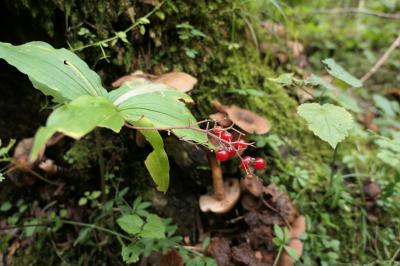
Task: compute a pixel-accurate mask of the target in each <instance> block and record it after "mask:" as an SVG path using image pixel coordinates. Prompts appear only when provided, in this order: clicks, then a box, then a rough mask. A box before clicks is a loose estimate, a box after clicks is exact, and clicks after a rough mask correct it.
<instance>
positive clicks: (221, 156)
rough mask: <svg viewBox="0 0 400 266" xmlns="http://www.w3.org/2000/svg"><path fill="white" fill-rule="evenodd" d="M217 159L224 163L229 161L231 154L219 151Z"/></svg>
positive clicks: (216, 154)
mask: <svg viewBox="0 0 400 266" xmlns="http://www.w3.org/2000/svg"><path fill="white" fill-rule="evenodd" d="M215 157H216V158H217V160H218V161H221V162H223V161H226V160H228V159H229V153H228V151H226V150H219V151H217V152H216V153H215Z"/></svg>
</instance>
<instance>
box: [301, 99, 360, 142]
mask: <svg viewBox="0 0 400 266" xmlns="http://www.w3.org/2000/svg"><path fill="white" fill-rule="evenodd" d="M297 112H298V114H299V115H300V116H301V117H303V118H304V119H305V120H307V122H308V128H309V129H310V130H311V131H312V132H313V133H314V134H315V135H316V136H318V137H319V138H320V139H322V140H324V141H326V142H328V143H329V144H330V145H331V146H332V148H336V145H337V144H338V143H339V142H341V141H342V140H343V139H344V138H345V137H346V136H347V134H348V132H349V130H350V129H351V128H353V126H354V122H353V117H352V116H351V114H350V113H349V112H348V111H347V110H346V109H344V108H342V107H339V106H336V105H333V104H329V103H327V104H324V105H320V104H318V103H305V104H302V105H300V106H299V107H298V108H297Z"/></svg>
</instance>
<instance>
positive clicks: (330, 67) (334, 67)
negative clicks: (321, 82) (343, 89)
mask: <svg viewBox="0 0 400 266" xmlns="http://www.w3.org/2000/svg"><path fill="white" fill-rule="evenodd" d="M322 63H324V64H325V65H326V68H327V69H326V70H327V71H328V72H329V74H331V75H332V76H334V77H335V78H337V79H340V80H342V81H344V82H346V83H347V84H349V85H350V86H352V87H354V88H359V87H361V86H362V81H361V80H359V79H358V78H355V77H354V76H353V75H351V74H350V73H349V72H347V71H346V70H344V69H343V67H341V66H340V65H338V64H337V63H336V62H335V60H333V59H332V58H327V59H325V60H322Z"/></svg>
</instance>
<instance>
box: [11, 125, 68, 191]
mask: <svg viewBox="0 0 400 266" xmlns="http://www.w3.org/2000/svg"><path fill="white" fill-rule="evenodd" d="M63 137H64V135H63V134H61V133H56V134H54V135H53V136H52V137H51V138H50V139H49V140H48V141H47V143H46V147H49V146H53V145H55V144H56V143H58V142H59V141H60V140H61V139H62V138H63ZM33 141H34V138H25V139H22V140H20V141H19V142H18V144H17V145H16V147H15V150H14V154H13V163H14V165H15V167H14V168H13V169H12V170H11V171H10V172H9V173H8V177H9V178H10V180H11V181H12V182H13V183H14V184H16V185H17V186H30V185H32V184H33V183H34V182H35V181H36V177H35V176H34V175H33V174H32V172H33V170H35V169H37V168H39V169H42V170H43V171H44V172H46V173H49V174H53V173H54V172H55V171H56V170H55V171H54V169H56V167H57V166H56V165H55V164H54V162H53V161H51V160H49V161H48V160H47V158H46V157H45V155H44V152H45V148H43V149H42V150H41V151H40V153H39V156H38V158H36V160H34V161H30V160H29V154H30V152H31V149H32V146H33ZM51 163H53V164H52V165H51Z"/></svg>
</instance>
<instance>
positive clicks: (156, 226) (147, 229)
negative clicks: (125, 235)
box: [139, 214, 165, 239]
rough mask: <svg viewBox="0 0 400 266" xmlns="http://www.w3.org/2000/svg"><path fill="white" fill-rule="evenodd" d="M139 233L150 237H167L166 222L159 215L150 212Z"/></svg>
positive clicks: (144, 236)
mask: <svg viewBox="0 0 400 266" xmlns="http://www.w3.org/2000/svg"><path fill="white" fill-rule="evenodd" d="M139 235H140V236H141V237H143V238H150V239H160V238H165V224H164V222H163V221H162V219H161V218H160V217H158V216H157V215H155V214H148V215H146V223H145V225H144V226H143V230H142V232H140V234H139Z"/></svg>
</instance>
